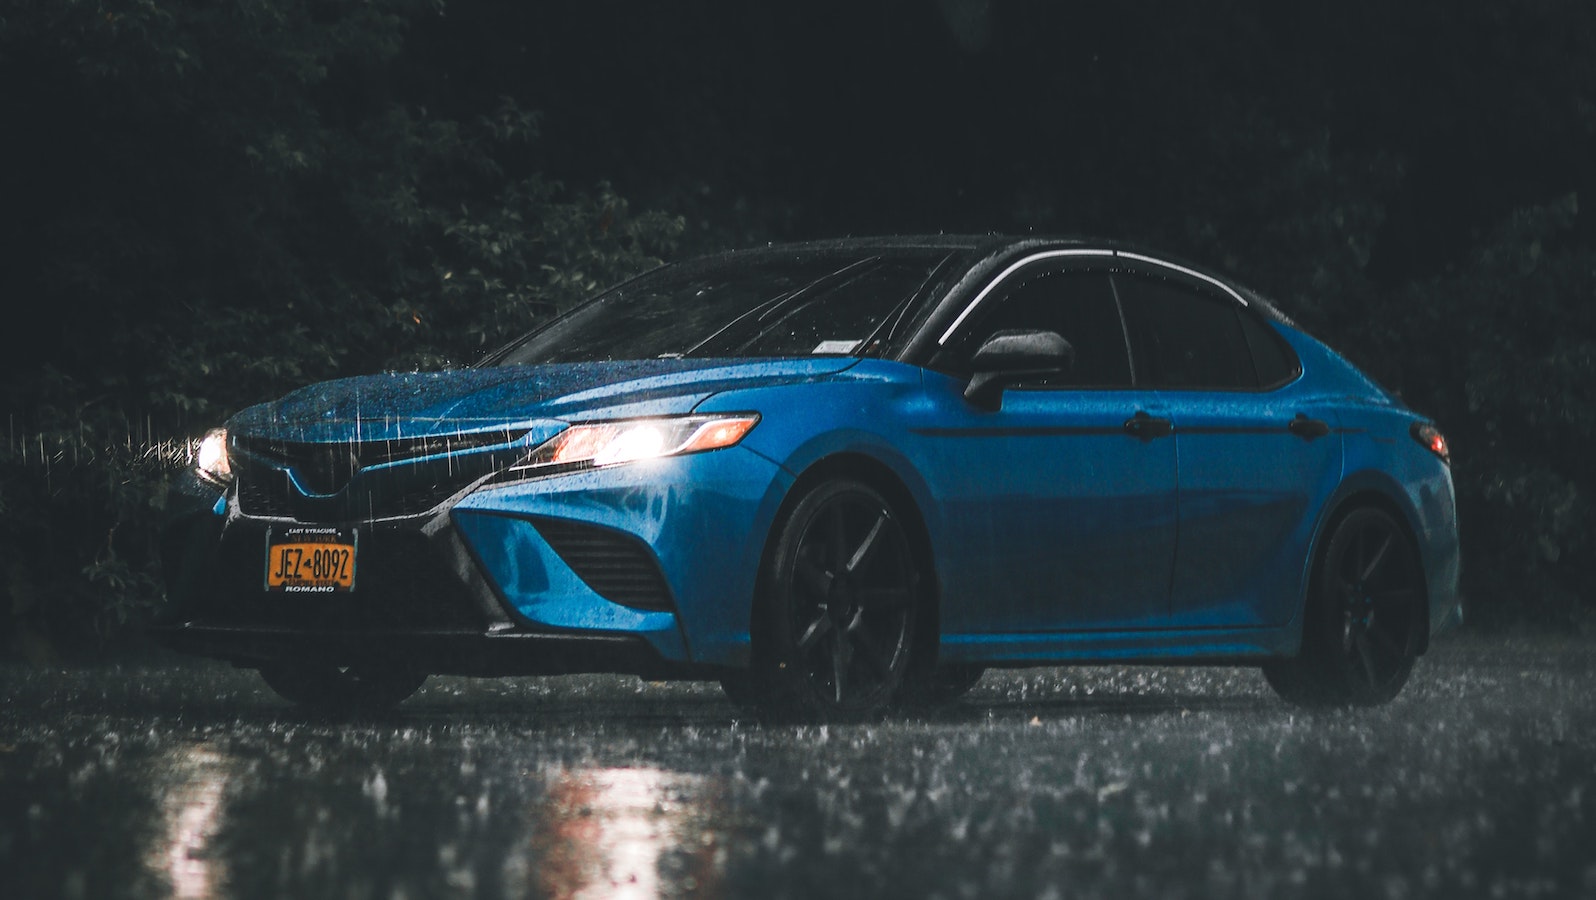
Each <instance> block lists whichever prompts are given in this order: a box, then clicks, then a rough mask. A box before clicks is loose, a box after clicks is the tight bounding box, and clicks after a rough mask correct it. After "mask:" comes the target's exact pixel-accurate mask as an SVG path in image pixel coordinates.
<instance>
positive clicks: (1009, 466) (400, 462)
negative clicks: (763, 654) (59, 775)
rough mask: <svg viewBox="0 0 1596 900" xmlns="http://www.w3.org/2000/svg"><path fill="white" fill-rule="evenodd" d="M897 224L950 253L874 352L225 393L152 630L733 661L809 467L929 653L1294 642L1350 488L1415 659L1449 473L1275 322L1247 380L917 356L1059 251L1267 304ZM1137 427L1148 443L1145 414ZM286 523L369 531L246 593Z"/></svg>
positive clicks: (1398, 409)
mask: <svg viewBox="0 0 1596 900" xmlns="http://www.w3.org/2000/svg"><path fill="white" fill-rule="evenodd" d="M898 243H906V244H911V245H914V246H916V247H919V246H921V245H929V246H931V247H933V248H936V249H937V250H938V252H945V253H946V255H947V257H948V258H949V259H951V260H953V262H951V263H947V264H946V265H945V266H944V267H943V271H942V272H941V274H940V276H939V278H940V280H936V279H933V280H932V283H929V285H928V286H927V287H924V288H923V289H922V292H921V293H922V294H923V295H924V296H922V297H921V298H920V299H919V300H918V303H919V306H918V307H917V311H915V312H913V313H911V314H909V316H908V317H909V318H911V319H912V318H915V317H918V318H917V322H918V324H915V323H913V322H911V323H910V324H909V325H908V326H906V328H907V330H906V332H905V333H904V334H903V335H900V336H898V337H896V338H894V340H895V341H896V344H894V345H893V346H894V347H896V348H897V349H889V350H888V351H886V352H882V353H880V354H877V355H872V354H866V353H848V352H842V353H835V352H832V353H821V354H811V355H807V356H802V355H784V356H776V357H760V358H724V357H712V358H674V357H673V358H653V359H628V360H601V361H591V362H566V363H549V364H542V365H529V366H523V365H507V366H504V365H500V366H489V367H479V368H471V369H463V370H456V371H443V372H433V373H390V374H378V375H366V376H359V377H353V378H346V379H341V380H337V381H331V382H326V383H322V384H316V385H311V386H309V387H305V388H303V389H300V390H298V391H296V392H294V393H291V394H289V395H287V396H286V397H284V398H282V399H280V400H277V401H274V402H270V403H265V404H262V405H259V406H255V407H251V408H249V409H246V410H244V411H242V412H240V413H239V414H238V415H237V416H235V417H234V418H233V419H232V420H231V421H229V422H228V423H227V433H228V435H229V447H228V450H229V453H230V454H231V457H232V467H233V469H234V470H235V471H236V472H238V473H239V478H238V480H236V481H234V482H233V483H231V484H220V483H218V482H217V481H216V480H214V479H207V478H204V477H202V476H199V475H196V476H194V477H192V478H191V479H189V480H188V481H187V482H185V484H184V485H183V486H181V488H180V491H179V493H180V494H181V496H182V497H183V498H186V503H187V512H186V513H185V514H183V515H181V516H178V517H177V518H176V519H174V522H173V525H172V527H171V528H170V530H169V533H168V537H167V546H168V552H167V572H168V581H169V593H170V595H171V597H172V601H173V602H172V609H171V611H170V612H169V614H168V616H167V617H166V620H165V623H164V625H163V630H162V633H163V634H164V635H165V636H166V637H167V639H168V640H170V641H171V642H172V643H173V644H175V645H177V646H180V647H183V648H185V649H189V650H193V651H196V652H200V653H207V654H211V655H215V656H221V657H224V658H229V659H233V660H235V661H237V662H240V663H241V664H245V665H254V664H258V663H261V662H263V661H269V660H275V659H282V658H311V657H326V658H335V657H340V656H343V657H352V656H359V655H361V654H362V653H366V652H372V651H373V650H374V649H375V648H391V649H392V650H393V652H396V653H403V654H406V655H408V656H409V657H410V658H412V659H415V660H417V661H418V664H419V665H422V666H424V667H425V668H426V669H427V670H428V671H433V672H464V673H471V674H496V673H520V672H564V671H579V670H612V671H631V672H638V673H641V674H650V675H656V676H661V677H664V676H669V675H682V676H688V677H694V676H704V675H706V674H708V675H714V674H715V673H724V672H727V671H735V670H738V669H742V668H746V667H748V666H749V665H750V664H751V662H753V659H752V656H751V648H752V647H753V646H754V645H755V643H756V641H755V639H754V637H753V630H754V628H755V627H756V626H755V619H756V618H757V616H756V613H755V608H756V596H757V595H758V594H759V591H760V578H761V573H762V571H765V569H766V567H767V566H768V555H769V554H770V552H771V546H772V540H773V535H775V534H776V533H777V532H778V531H779V530H780V527H781V525H782V521H783V516H785V515H787V513H788V511H789V510H790V507H791V504H792V502H793V500H794V498H795V496H797V494H798V493H799V492H800V489H801V487H802V486H803V485H805V484H808V483H811V482H812V481H813V480H814V479H816V478H817V477H820V476H822V475H824V474H828V473H845V474H847V475H848V477H851V478H857V479H861V480H864V481H867V482H869V483H870V484H873V485H876V486H878V488H879V490H881V491H882V493H883V494H884V495H886V496H888V497H889V498H891V499H892V500H893V501H894V503H895V504H896V506H897V507H898V508H899V509H900V510H902V511H903V512H904V513H905V515H904V516H903V518H904V519H905V520H906V523H907V524H906V526H905V527H906V530H907V531H908V533H909V536H910V538H911V539H912V541H913V542H914V543H915V545H916V547H918V548H920V549H921V551H922V552H923V555H924V558H925V559H926V560H927V561H928V569H929V572H928V577H929V580H930V585H929V593H928V596H929V598H930V600H929V601H928V603H929V605H930V609H929V610H928V611H927V614H926V617H924V618H922V620H921V621H922V622H930V623H932V627H934V633H935V641H934V645H935V654H936V659H937V660H938V662H939V664H946V665H953V664H963V665H969V666H994V665H1029V664H1050V663H1079V662H1105V661H1192V662H1229V663H1247V662H1264V661H1268V660H1271V659H1281V658H1289V657H1292V656H1293V655H1294V654H1297V653H1298V652H1299V650H1300V649H1301V646H1302V641H1303V631H1304V621H1305V616H1304V610H1305V609H1306V608H1307V607H1308V605H1309V602H1310V593H1311V590H1312V585H1313V577H1314V573H1313V564H1314V561H1315V559H1316V553H1317V548H1319V547H1320V545H1321V543H1322V542H1323V541H1324V540H1325V535H1326V533H1327V530H1328V528H1329V527H1330V525H1331V524H1332V523H1333V522H1334V521H1335V520H1336V517H1337V516H1338V515H1339V514H1341V513H1343V512H1344V511H1345V510H1346V509H1348V508H1350V507H1352V506H1358V505H1374V506H1378V507H1379V508H1381V509H1383V510H1386V511H1388V512H1389V513H1390V514H1391V515H1392V516H1393V517H1394V518H1396V519H1397V520H1398V521H1399V522H1400V523H1401V524H1402V526H1403V527H1404V528H1405V529H1406V531H1407V532H1408V533H1409V535H1410V536H1411V539H1412V541H1413V546H1414V547H1415V549H1416V552H1417V558H1418V561H1419V563H1420V568H1421V569H1422V574H1423V585H1422V587H1423V594H1424V600H1423V602H1424V606H1425V612H1424V617H1423V618H1424V625H1425V626H1426V627H1425V628H1424V629H1422V632H1423V633H1422V634H1421V635H1419V636H1418V637H1417V638H1416V642H1417V646H1416V647H1415V648H1414V649H1415V651H1416V652H1422V650H1423V646H1424V645H1425V644H1426V643H1427V641H1428V638H1429V636H1430V635H1431V634H1434V633H1437V632H1439V631H1441V630H1442V629H1443V628H1445V627H1446V626H1447V625H1448V624H1449V623H1451V622H1452V621H1455V620H1456V619H1457V617H1458V616H1459V615H1460V603H1459V596H1458V588H1457V586H1458V575H1459V558H1458V543H1457V521H1456V515H1455V509H1454V503H1453V488H1452V482H1451V477H1450V472H1449V468H1448V466H1447V464H1446V462H1445V460H1443V459H1442V458H1440V457H1439V456H1438V455H1437V454H1436V453H1435V452H1432V449H1430V448H1427V447H1426V446H1424V445H1423V444H1422V443H1421V442H1420V441H1419V440H1415V437H1414V435H1415V434H1416V432H1415V431H1414V429H1415V428H1417V427H1418V426H1420V425H1424V424H1426V423H1425V422H1424V420H1423V419H1422V417H1420V416H1419V415H1417V414H1416V413H1414V412H1412V411H1410V410H1408V409H1407V408H1405V407H1404V406H1403V405H1402V404H1401V403H1400V402H1399V401H1398V400H1397V399H1396V398H1394V397H1392V396H1391V395H1390V394H1388V393H1387V392H1385V391H1384V390H1382V389H1381V388H1380V387H1378V386H1377V385H1376V384H1374V383H1373V382H1371V381H1370V380H1369V379H1368V378H1367V377H1365V376H1364V375H1363V374H1361V373H1360V372H1359V371H1358V370H1357V369H1356V368H1355V367H1354V366H1352V365H1351V364H1350V363H1348V362H1347V361H1346V360H1345V359H1343V358H1342V357H1340V356H1339V355H1337V354H1336V353H1335V352H1334V351H1332V350H1330V349H1329V348H1328V347H1326V346H1325V345H1324V344H1322V343H1321V342H1319V341H1318V340H1316V339H1314V338H1313V337H1311V336H1309V335H1308V334H1306V333H1304V332H1302V331H1301V330H1299V329H1297V328H1296V327H1294V326H1293V325H1292V324H1290V323H1289V322H1288V321H1286V320H1284V319H1283V317H1280V316H1279V315H1278V314H1274V313H1272V311H1270V315H1269V316H1268V317H1262V318H1260V319H1259V321H1262V322H1264V323H1265V324H1266V326H1267V328H1268V329H1270V330H1271V331H1272V332H1273V333H1274V334H1275V335H1276V336H1277V337H1278V340H1279V341H1282V342H1283V343H1284V344H1285V345H1286V346H1287V347H1289V352H1287V353H1284V354H1283V356H1286V357H1290V358H1291V373H1290V377H1288V378H1285V379H1282V383H1279V384H1274V385H1269V386H1267V388H1259V389H1255V390H1233V389H1225V390H1202V389H1194V390H1180V389H1167V388H1157V387H1147V388H1142V387H1138V386H1136V385H1130V386H1128V387H1127V386H1121V387H1117V388H1113V389H1091V388H1083V389H1068V390H1024V389H1010V390H1007V391H1005V392H1003V394H1002V397H1001V402H1000V405H998V406H997V407H996V408H992V407H991V406H984V405H979V404H975V403H972V402H971V401H970V399H969V398H968V397H967V395H966V390H967V387H968V385H969V383H970V378H969V377H968V375H965V374H963V373H959V372H948V371H939V370H938V368H937V367H936V366H935V365H931V364H927V362H926V360H927V359H930V358H932V355H934V352H935V351H934V347H935V345H936V343H937V341H938V339H939V337H945V336H946V335H948V334H955V333H956V329H955V328H954V327H950V326H949V324H948V323H949V322H950V320H953V319H955V317H957V316H962V315H968V314H969V309H970V308H971V304H972V302H973V303H975V304H976V305H979V304H980V302H981V298H982V297H983V296H984V294H983V292H984V291H990V290H991V285H993V284H994V283H1000V282H1001V281H1002V280H1003V278H1004V277H1007V276H1006V275H1005V273H1009V272H1013V271H1015V270H1016V269H1018V270H1020V271H1024V270H1023V264H1024V263H1025V261H1026V260H1033V261H1035V260H1039V259H1043V258H1045V257H1047V255H1048V254H1049V253H1059V252H1061V251H1060V249H1059V248H1065V249H1064V251H1063V252H1067V253H1069V254H1071V255H1072V257H1073V256H1078V257H1079V259H1078V260H1077V259H1074V258H1072V259H1071V260H1070V262H1071V263H1072V264H1075V263H1080V264H1085V265H1091V264H1096V265H1100V266H1106V267H1113V266H1122V265H1134V266H1135V267H1137V268H1138V269H1139V270H1148V271H1152V270H1155V269H1156V270H1158V271H1163V270H1164V269H1163V268H1160V267H1167V269H1168V270H1169V271H1170V272H1171V273H1172V277H1177V278H1180V279H1185V280H1186V281H1188V282H1191V283H1193V284H1197V285H1198V286H1199V287H1200V286H1202V284H1207V283H1208V282H1212V283H1213V284H1217V285H1221V286H1222V287H1224V289H1225V290H1226V291H1227V292H1228V293H1227V295H1226V296H1227V297H1234V298H1235V300H1236V301H1237V302H1238V303H1241V304H1246V305H1250V306H1254V307H1259V306H1262V304H1263V302H1262V301H1261V300H1260V299H1259V298H1256V297H1254V296H1252V295H1249V294H1245V293H1244V292H1242V291H1241V289H1239V288H1233V287H1232V286H1231V285H1229V283H1228V282H1222V281H1221V280H1220V279H1218V278H1217V277H1216V276H1212V275H1209V274H1207V273H1203V272H1199V271H1196V270H1194V269H1192V268H1191V267H1189V266H1186V265H1184V264H1176V263H1172V262H1168V261H1166V260H1163V259H1161V258H1153V257H1148V256H1146V255H1144V254H1132V255H1131V257H1130V258H1131V259H1133V260H1134V262H1133V263H1132V262H1127V257H1126V256H1125V254H1126V253H1128V251H1125V250H1123V249H1122V248H1116V247H1114V246H1112V245H1098V244H1083V243H1080V242H1047V241H1038V240H1022V241H1012V240H1008V241H1004V240H995V239H990V238H982V239H968V240H963V239H921V240H904V241H900V242H898ZM821 246H822V247H823V248H825V249H835V248H837V247H842V248H843V249H848V248H850V247H853V245H851V244H847V243H841V244H829V245H821ZM861 246H862V249H858V248H855V249H854V252H856V253H869V252H875V250H874V249H872V248H876V247H877V245H872V244H869V243H868V242H866V243H863V244H862V245H861ZM879 246H884V247H887V248H889V249H890V248H892V247H895V246H897V244H896V243H893V242H891V241H888V242H883V243H882V244H880V245H879ZM805 249H806V248H805V247H802V246H800V247H798V248H796V250H790V251H787V252H797V253H801V252H803V251H804V250H805ZM761 252H763V253H765V254H767V255H768V254H770V253H779V252H783V251H782V248H776V249H775V250H766V251H761ZM727 259H728V260H730V261H731V262H730V263H727V264H735V263H736V261H737V257H736V255H735V254H733V255H730V256H728V257H727ZM1104 271H1109V268H1105V269H1104ZM1114 271H1118V270H1117V269H1115V270H1114ZM1247 314H1248V315H1252V313H1247ZM953 324H954V325H957V324H958V322H957V321H954V323H953ZM927 347H932V348H933V350H932V351H931V352H930V353H928V351H927V349H926V348H927ZM1272 352H1273V351H1272ZM720 414H726V415H736V414H752V415H756V416H757V417H758V419H757V425H755V426H753V427H752V428H751V430H749V431H748V432H747V434H746V436H745V437H743V438H742V439H741V440H740V441H739V442H737V443H736V444H735V445H733V446H726V447H724V448H722V449H715V450H711V451H708V452H697V453H686V454H682V455H667V456H661V457H657V458H645V459H639V460H636V461H632V462H627V463H625V464H620V465H612V466H599V467H590V468H584V469H579V470H574V471H557V472H553V473H549V474H543V473H539V472H537V471H526V472H522V473H520V474H517V473H516V472H515V471H514V463H515V462H516V461H517V460H523V459H525V458H526V456H527V454H529V453H531V452H533V451H534V450H535V449H536V448H538V447H540V446H542V445H544V444H545V442H547V441H549V440H550V439H551V438H554V437H555V436H557V435H559V434H560V433H561V432H563V431H565V430H566V429H568V428H571V427H572V426H575V425H580V424H583V423H595V422H616V421H622V422H624V421H630V420H637V419H649V418H653V417H678V416H688V415H693V416H713V415H720ZM1138 416H1141V417H1143V418H1156V419H1158V420H1162V421H1164V422H1167V423H1168V425H1167V432H1165V433H1156V431H1155V433H1152V434H1151V435H1149V434H1147V433H1138V432H1136V431H1135V429H1134V428H1133V427H1132V426H1133V424H1134V422H1133V420H1134V419H1135V418H1136V417H1138ZM1307 421H1311V422H1312V423H1314V426H1315V428H1316V429H1317V430H1313V429H1308V430H1307V431H1306V432H1305V431H1303V430H1302V429H1301V428H1299V426H1301V424H1302V423H1303V422H1307ZM1294 422H1295V423H1296V424H1295V425H1294ZM429 440H430V441H432V443H431V444H429V443H427V441H429ZM381 446H402V447H403V448H406V449H405V452H402V453H396V454H393V458H392V459H386V460H385V459H382V458H380V454H379V455H378V457H377V458H374V459H356V460H353V461H351V462H347V463H344V464H342V465H345V467H346V468H347V470H348V471H347V472H345V473H344V474H343V475H335V476H334V477H333V479H332V481H328V480H327V476H328V472H327V471H321V472H319V473H318V472H314V471H312V470H313V469H315V468H316V464H315V463H314V462H311V461H310V460H312V458H313V455H314V453H315V452H316V448H319V447H341V448H361V449H358V450H357V452H359V453H366V452H367V450H366V449H364V448H373V447H381ZM295 453H298V454H300V456H299V457H298V458H297V459H296V457H295V456H294V454H295ZM306 454H310V455H306ZM334 468H337V466H334ZM263 472H265V473H270V479H275V481H273V484H272V486H271V487H270V489H269V490H268V491H267V493H272V494H273V496H272V497H266V498H264V499H262V497H258V496H255V495H254V494H252V493H251V492H252V491H254V492H257V493H258V492H259V491H260V490H261V486H260V479H259V478H256V476H257V475H259V473H263ZM251 478H256V482H255V483H251V481H250V479H251ZM304 522H320V523H335V524H337V525H339V526H342V527H346V528H347V529H349V530H350V531H351V533H353V534H355V535H357V536H358V537H357V539H358V554H359V559H358V568H357V570H356V575H355V581H354V590H353V591H350V592H348V593H340V594H339V595H338V596H320V595H316V594H310V595H306V596H297V597H296V596H285V595H283V594H281V593H270V592H267V591H264V590H263V589H262V587H261V568H262V566H264V565H265V563H264V556H263V549H262V548H263V547H265V546H266V544H267V543H268V542H269V541H270V538H268V537H267V536H266V533H267V532H268V530H271V529H278V530H281V529H284V528H288V527H291V526H292V525H293V524H294V523H304ZM838 693H839V696H840V693H841V691H840V689H839V691H838Z"/></svg>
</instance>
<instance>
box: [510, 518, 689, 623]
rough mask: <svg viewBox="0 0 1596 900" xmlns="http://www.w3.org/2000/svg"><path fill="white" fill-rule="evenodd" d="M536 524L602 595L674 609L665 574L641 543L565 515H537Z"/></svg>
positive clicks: (626, 603)
mask: <svg viewBox="0 0 1596 900" xmlns="http://www.w3.org/2000/svg"><path fill="white" fill-rule="evenodd" d="M533 524H534V525H535V526H537V530H538V533H539V534H541V535H542V536H543V539H544V540H545V541H548V543H549V546H550V547H551V548H553V549H554V552H555V553H557V554H559V556H560V559H562V560H564V561H565V564H566V565H568V566H570V567H571V571H573V572H575V573H576V574H577V577H579V578H581V579H582V580H583V581H584V582H586V583H587V586H588V587H590V588H592V589H593V592H594V593H596V594H598V595H599V596H600V597H603V598H604V599H606V600H609V601H611V602H612V603H619V604H621V605H622V606H630V607H634V608H636V609H648V610H667V611H668V610H670V609H672V608H673V604H672V603H671V597H670V590H669V589H668V588H667V587H666V586H665V576H664V575H662V574H661V573H660V570H659V566H658V565H657V564H656V563H655V562H654V555H653V554H652V553H651V552H649V549H648V547H647V546H646V545H644V544H643V542H642V541H640V540H638V539H637V538H635V537H632V536H631V535H628V534H624V533H622V532H619V531H614V530H611V529H609V528H600V527H598V526H595V525H585V524H582V523H579V522H572V521H569V520H566V519H534V520H533Z"/></svg>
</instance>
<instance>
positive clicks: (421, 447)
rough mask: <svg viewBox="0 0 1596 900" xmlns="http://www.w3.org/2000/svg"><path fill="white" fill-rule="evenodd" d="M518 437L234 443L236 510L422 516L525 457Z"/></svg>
mask: <svg viewBox="0 0 1596 900" xmlns="http://www.w3.org/2000/svg"><path fill="white" fill-rule="evenodd" d="M525 434H526V432H525V431H513V432H512V431H490V432H480V433H472V434H460V435H448V436H445V437H431V438H414V439H408V438H407V439H404V440H394V441H367V442H329V443H325V444H312V443H299V442H293V441H269V440H262V439H258V438H249V437H239V438H236V439H235V440H234V443H233V447H234V448H235V449H237V450H238V451H239V452H238V454H237V455H236V456H235V457H234V460H233V467H234V470H235V471H236V472H237V476H238V507H239V510H240V511H241V512H242V513H243V514H244V515H246V516H260V517H267V518H286V519H294V520H297V521H300V522H346V521H357V520H373V519H388V518H397V517H401V516H418V515H422V514H424V513H427V512H431V511H432V510H434V509H436V508H437V507H438V506H439V505H440V504H442V503H443V502H444V501H446V500H448V499H449V498H450V497H451V496H453V495H455V494H456V493H458V492H460V491H461V490H463V489H464V488H465V487H466V486H468V485H470V484H471V483H472V482H474V481H476V480H477V479H479V478H481V477H483V476H486V475H488V474H490V473H492V472H494V471H497V470H499V469H500V468H502V467H503V466H505V465H508V464H510V463H511V462H514V461H515V460H516V459H517V458H519V456H520V455H521V454H523V453H524V452H525V449H524V448H522V447H520V446H518V445H517V444H516V442H517V441H519V440H520V439H521V438H522V437H523V436H525ZM499 445H503V449H502V450H495V449H493V448H494V447H496V446H499ZM395 462H399V463H402V464H401V465H391V463H395ZM377 466H381V468H374V467H377Z"/></svg>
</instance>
